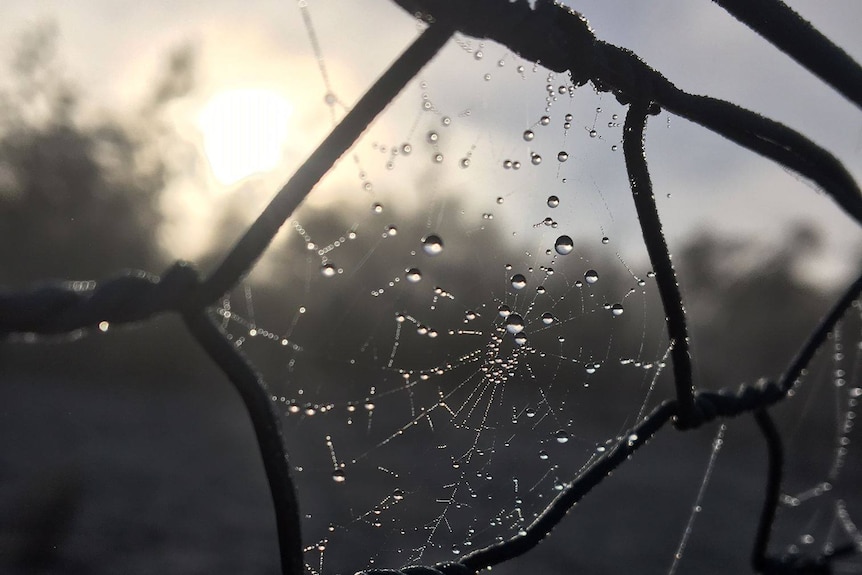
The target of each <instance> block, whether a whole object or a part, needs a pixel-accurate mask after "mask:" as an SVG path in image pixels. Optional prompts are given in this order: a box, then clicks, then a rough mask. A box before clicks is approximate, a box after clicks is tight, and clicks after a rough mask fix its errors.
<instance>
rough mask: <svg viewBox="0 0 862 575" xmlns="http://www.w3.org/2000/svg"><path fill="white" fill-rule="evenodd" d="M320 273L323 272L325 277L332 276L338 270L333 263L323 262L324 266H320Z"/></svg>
mask: <svg viewBox="0 0 862 575" xmlns="http://www.w3.org/2000/svg"><path fill="white" fill-rule="evenodd" d="M320 273H321V274H323V277H327V278H331V277H332V276H334V275H335V274H336V273H338V270H336V269H335V266H334V265H332V264H323V267H321V268H320Z"/></svg>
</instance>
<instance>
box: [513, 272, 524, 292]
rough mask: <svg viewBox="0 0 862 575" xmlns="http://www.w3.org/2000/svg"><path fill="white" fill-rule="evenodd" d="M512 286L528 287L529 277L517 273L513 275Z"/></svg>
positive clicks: (518, 287)
mask: <svg viewBox="0 0 862 575" xmlns="http://www.w3.org/2000/svg"><path fill="white" fill-rule="evenodd" d="M511 281H512V287H513V288H515V289H524V288H525V287H527V278H525V277H524V275H523V274H515V275H513V276H512V280H511Z"/></svg>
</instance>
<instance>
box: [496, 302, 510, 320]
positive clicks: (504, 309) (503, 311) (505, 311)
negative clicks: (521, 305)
mask: <svg viewBox="0 0 862 575" xmlns="http://www.w3.org/2000/svg"><path fill="white" fill-rule="evenodd" d="M497 313H498V314H500V317H509V314H511V313H512V310H511V309H509V306H507V305H506V304H503V305H501V306H500V307H498V308H497Z"/></svg>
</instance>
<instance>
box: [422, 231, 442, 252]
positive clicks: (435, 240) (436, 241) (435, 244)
mask: <svg viewBox="0 0 862 575" xmlns="http://www.w3.org/2000/svg"><path fill="white" fill-rule="evenodd" d="M422 250H423V251H424V252H425V253H426V254H428V255H429V256H436V255H438V254H439V253H440V252H442V251H443V240H441V239H440V236H437V235H435V234H430V235H427V236H425V237H424V238H422Z"/></svg>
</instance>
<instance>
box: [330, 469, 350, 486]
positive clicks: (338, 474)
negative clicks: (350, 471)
mask: <svg viewBox="0 0 862 575" xmlns="http://www.w3.org/2000/svg"><path fill="white" fill-rule="evenodd" d="M346 479H347V475H346V474H345V473H344V470H343V469H336V470H335V471H333V472H332V480H333V481H335V482H336V483H344V481H345V480H346Z"/></svg>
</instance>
